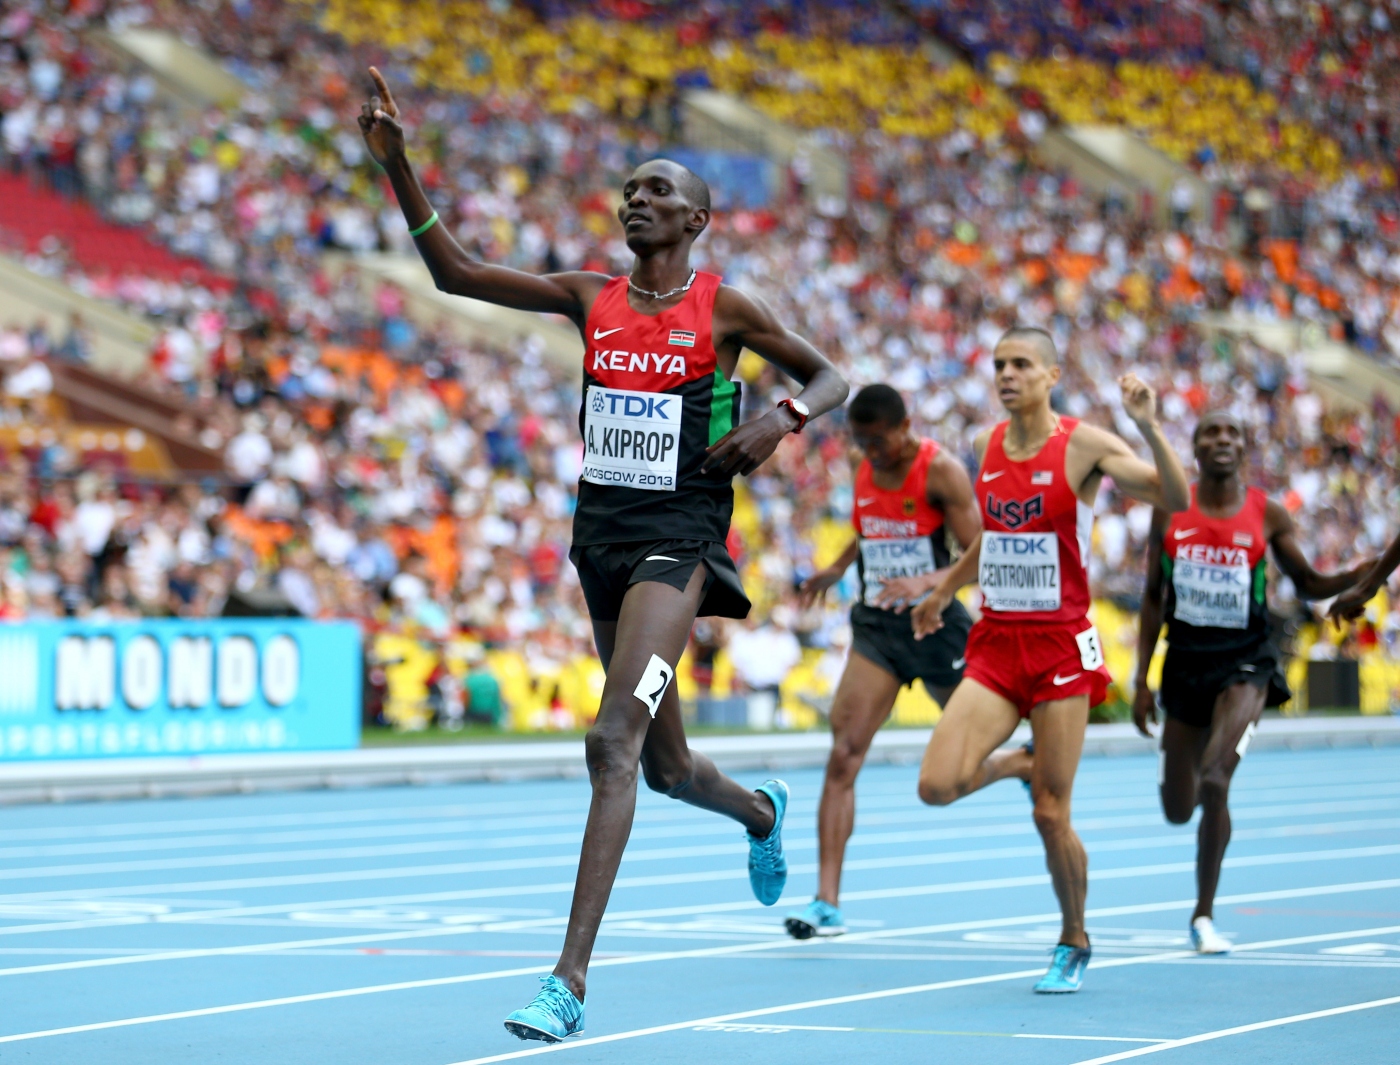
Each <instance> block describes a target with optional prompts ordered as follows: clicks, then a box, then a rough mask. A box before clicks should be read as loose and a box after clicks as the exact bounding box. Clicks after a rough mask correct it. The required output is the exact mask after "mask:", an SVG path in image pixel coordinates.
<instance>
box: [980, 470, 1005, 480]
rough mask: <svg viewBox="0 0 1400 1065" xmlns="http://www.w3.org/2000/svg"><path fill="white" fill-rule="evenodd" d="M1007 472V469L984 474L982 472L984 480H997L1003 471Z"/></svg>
mask: <svg viewBox="0 0 1400 1065" xmlns="http://www.w3.org/2000/svg"><path fill="white" fill-rule="evenodd" d="M1005 472H1006V471H1005V470H997V472H996V473H984V474H982V480H984V481H995V480H996V479H997V478H998V477H1000V476H1001V475H1002V474H1003V473H1005Z"/></svg>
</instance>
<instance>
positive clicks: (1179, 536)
mask: <svg viewBox="0 0 1400 1065" xmlns="http://www.w3.org/2000/svg"><path fill="white" fill-rule="evenodd" d="M1200 531H1201V529H1200V526H1197V527H1196V528H1194V529H1177V530H1176V532H1174V533H1172V537H1173V539H1176V540H1185V539H1186V538H1187V537H1188V536H1195V535H1196V534H1197V533H1198V532H1200Z"/></svg>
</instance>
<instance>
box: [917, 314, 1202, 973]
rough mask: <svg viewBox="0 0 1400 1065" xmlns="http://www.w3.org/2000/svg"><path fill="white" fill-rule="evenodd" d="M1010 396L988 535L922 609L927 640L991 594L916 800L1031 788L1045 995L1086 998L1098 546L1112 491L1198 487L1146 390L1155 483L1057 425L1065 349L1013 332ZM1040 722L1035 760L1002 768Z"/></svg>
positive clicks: (1128, 393) (1003, 389) (1002, 390)
mask: <svg viewBox="0 0 1400 1065" xmlns="http://www.w3.org/2000/svg"><path fill="white" fill-rule="evenodd" d="M992 361H993V364H994V365H995V367H996V385H997V393H998V395H999V397H1000V399H1001V402H1002V406H1004V407H1005V408H1006V410H1007V412H1008V413H1009V414H1010V415H1011V417H1010V419H1009V420H1008V421H1004V422H1002V423H1001V424H999V425H997V426H996V427H995V428H993V429H991V430H990V431H988V432H984V433H982V434H981V435H980V436H979V437H978V438H977V442H976V449H977V453H978V457H979V458H980V460H981V469H980V471H979V472H978V475H977V478H976V480H975V481H974V482H973V487H974V489H975V490H976V492H977V502H978V505H979V506H980V507H981V510H982V530H983V531H982V535H981V536H980V537H979V538H978V541H977V543H975V544H973V546H972V547H970V548H969V549H968V551H967V553H966V554H964V555H963V557H962V558H961V559H959V560H958V562H957V563H956V564H955V565H954V566H953V567H952V569H950V570H949V571H948V574H947V576H946V578H945V579H944V580H943V582H942V583H941V584H940V585H939V586H938V587H937V588H936V589H934V591H933V592H932V593H931V594H930V595H929V597H928V598H927V599H925V600H924V601H923V602H922V603H920V604H919V605H918V606H916V607H915V608H914V628H915V631H916V632H919V633H921V634H927V633H931V632H934V631H936V630H937V629H938V627H939V625H940V624H941V621H942V614H943V611H944V610H945V609H946V608H947V606H948V604H949V603H950V602H951V601H952V599H953V595H954V593H956V592H957V590H958V589H959V588H961V587H962V586H963V585H964V584H970V583H971V582H972V581H974V580H975V581H977V582H978V584H980V585H981V587H982V597H983V607H982V619H981V620H980V621H978V622H977V624H976V625H974V626H973V627H972V634H971V635H970V636H969V637H968V641H967V668H966V670H965V672H964V674H963V679H962V683H961V684H959V685H958V687H957V690H956V691H954V692H953V695H952V698H951V699H949V700H948V706H947V709H946V710H945V712H944V714H943V718H942V720H941V721H939V723H938V727H937V728H936V729H935V730H934V733H933V738H932V739H931V740H929V745H928V750H927V751H925V752H924V761H923V765H922V766H921V767H920V769H919V797H920V798H921V799H923V801H924V802H927V803H931V804H934V805H938V806H943V805H946V804H947V803H950V802H953V801H954V800H956V799H958V798H960V797H962V796H963V795H966V794H968V793H969V792H972V791H976V790H977V789H978V788H982V787H985V786H986V785H987V784H990V783H991V782H992V781H994V780H1001V779H1003V778H1005V777H1013V776H1014V777H1020V778H1021V779H1023V780H1026V779H1029V781H1030V786H1031V797H1032V799H1033V800H1034V802H1035V825H1036V828H1037V829H1038V830H1039V831H1040V836H1041V839H1042V840H1043V841H1044V843H1045V858H1046V864H1047V865H1048V866H1049V869H1050V878H1051V880H1052V882H1053V883H1054V885H1055V894H1056V896H1057V897H1058V899H1059V902H1060V913H1061V915H1062V926H1061V929H1060V943H1059V945H1058V946H1057V947H1056V948H1055V955H1054V959H1053V960H1052V961H1051V963H1050V969H1049V971H1048V972H1047V973H1046V974H1045V976H1044V977H1043V978H1042V979H1041V980H1040V982H1039V983H1037V984H1036V985H1035V990H1036V991H1038V992H1042V993H1063V992H1069V991H1077V990H1079V986H1080V982H1081V981H1082V980H1083V977H1084V970H1085V968H1086V967H1087V966H1088V964H1089V937H1088V936H1087V935H1086V934H1085V932H1084V899H1085V894H1086V892H1087V889H1088V874H1089V870H1088V859H1087V857H1086V856H1085V853H1084V845H1083V844H1082V843H1080V842H1079V837H1078V836H1077V835H1076V834H1075V832H1074V829H1073V828H1072V827H1071V825H1070V796H1071V793H1072V792H1073V789H1074V774H1075V770H1076V769H1077V768H1078V765H1079V753H1080V751H1081V750H1082V749H1083V746H1084V727H1085V725H1086V724H1088V720H1089V707H1090V706H1091V705H1093V704H1095V703H1099V702H1102V701H1103V697H1104V692H1105V690H1106V689H1107V687H1108V683H1109V676H1108V672H1107V670H1105V669H1104V665H1103V649H1102V647H1101V646H1100V644H1099V634H1098V632H1097V631H1096V630H1095V629H1094V626H1093V625H1092V624H1091V623H1090V621H1089V617H1088V612H1089V573H1088V561H1089V559H1088V555H1089V536H1090V533H1091V531H1092V525H1093V510H1092V506H1093V502H1094V497H1095V496H1096V495H1097V494H1098V490H1099V483H1100V482H1101V481H1102V480H1103V479H1104V477H1111V478H1112V479H1113V483H1114V485H1115V487H1116V488H1117V489H1118V491H1120V492H1122V493H1124V494H1125V495H1128V496H1130V497H1132V498H1133V499H1137V500H1140V501H1142V502H1144V503H1150V504H1152V505H1154V506H1159V507H1162V508H1163V509H1164V510H1168V511H1177V510H1182V509H1184V508H1185V507H1186V506H1187V505H1188V504H1189V502H1190V494H1189V492H1188V491H1187V487H1186V475H1185V473H1183V472H1182V469H1181V463H1180V462H1178V461H1177V458H1176V456H1175V455H1174V454H1172V451H1171V448H1170V447H1168V446H1167V442H1166V439H1165V438H1164V437H1163V436H1162V431H1161V429H1160V428H1159V427H1158V425H1157V421H1156V396H1154V395H1153V393H1152V390H1151V389H1150V388H1148V386H1147V385H1146V384H1145V383H1143V382H1142V381H1141V380H1139V379H1138V378H1137V377H1136V376H1135V375H1133V374H1127V375H1126V376H1124V377H1123V378H1122V379H1121V380H1120V381H1119V384H1120V385H1121V387H1122V390H1123V408H1124V411H1125V412H1126V413H1127V414H1128V416H1129V417H1130V418H1132V420H1133V422H1134V424H1135V425H1136V426H1137V428H1138V430H1139V431H1140V432H1141V433H1142V436H1143V439H1144V440H1145V441H1146V442H1147V445H1148V446H1149V447H1150V448H1151V449H1152V457H1153V459H1154V460H1155V462H1156V467H1155V468H1154V467H1153V466H1150V465H1148V464H1147V463H1146V462H1143V461H1142V460H1141V459H1140V458H1138V457H1137V456H1136V455H1134V454H1133V453H1132V451H1131V449H1129V447H1128V445H1127V444H1126V443H1124V442H1123V441H1122V440H1121V439H1119V438H1118V437H1116V436H1114V435H1113V434H1111V433H1107V432H1104V431H1103V430H1102V429H1096V428H1094V427H1093V426H1090V425H1081V424H1080V423H1079V422H1077V421H1076V420H1075V419H1073V418H1062V417H1060V416H1059V415H1057V414H1055V412H1054V411H1053V410H1051V409H1050V390H1051V388H1053V387H1054V385H1055V382H1056V381H1058V380H1059V377H1060V367H1059V363H1058V357H1057V354H1056V351H1055V343H1054V340H1053V339H1051V337H1050V334H1049V333H1046V332H1045V331H1044V330H1041V329H1033V328H1024V327H1021V328H1015V329H1011V330H1009V331H1008V332H1007V333H1006V335H1005V336H1003V337H1002V338H1001V340H1000V341H999V342H998V344H997V347H996V350H995V352H994V353H993V356H992ZM1022 718H1029V719H1030V723H1031V736H1032V738H1033V740H1034V743H1035V754H1034V756H1033V757H1032V755H1031V754H1030V752H1029V750H1026V749H1021V750H1017V751H1012V752H998V753H994V752H996V751H997V748H998V747H1000V746H1001V744H1002V743H1004V742H1005V741H1006V740H1007V739H1008V738H1009V737H1010V736H1011V733H1012V732H1013V731H1014V730H1015V728H1016V725H1017V723H1018V722H1019V721H1020V720H1021V719H1022Z"/></svg>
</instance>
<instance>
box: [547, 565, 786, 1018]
mask: <svg viewBox="0 0 1400 1065" xmlns="http://www.w3.org/2000/svg"><path fill="white" fill-rule="evenodd" d="M704 577H705V572H704V566H703V565H701V566H697V567H696V571H695V573H694V574H693V575H692V576H691V579H690V583H689V584H688V585H687V586H686V588H685V590H684V591H678V590H677V589H675V588H672V587H671V586H670V585H668V584H662V583H660V582H658V581H644V582H642V583H640V584H634V585H632V587H631V588H629V589H628V590H627V594H626V596H625V597H624V598H623V600H622V610H621V612H620V614H619V617H618V620H617V621H616V622H599V623H595V625H594V635H595V637H596V639H597V644H598V653H599V655H600V656H601V658H602V660H603V662H604V664H605V666H606V667H607V670H608V677H607V681H606V682H605V683H604V685H603V698H602V704H601V706H600V708H599V710H598V720H597V722H596V723H595V724H594V726H593V728H592V729H590V730H589V732H588V737H587V739H586V740H585V754H586V757H587V760H588V775H589V779H590V781H591V782H592V785H593V799H592V802H591V803H590V804H589V808H588V823H587V826H586V827H585V829H584V833H583V848H582V851H581V853H580V855H579V865H578V878H577V880H576V881H575V885H574V899H573V905H572V907H571V908H570V910H569V925H568V929H567V931H566V932H565V934H564V949H563V951H562V952H561V953H560V955H559V963H558V964H557V965H556V966H555V967H554V975H555V976H558V977H559V978H560V979H562V980H564V981H565V982H566V983H568V985H569V989H570V990H571V991H573V993H574V994H575V995H576V996H577V997H578V999H579V1001H583V997H584V993H585V991H586V977H587V973H588V960H589V958H590V957H591V956H592V954H593V944H594V941H595V940H596V939H597V937H598V926H599V924H600V923H601V922H602V919H603V913H604V911H605V910H606V909H607V905H608V897H609V895H610V894H611V893H612V886H613V881H615V880H616V879H617V870H618V866H619V865H620V864H621V862H622V852H623V851H624V850H625V849H626V847H627V838H628V836H629V835H630V834H631V832H632V817H633V814H634V812H635V810H636V804H637V766H638V763H639V761H640V760H641V759H642V757H643V753H644V750H645V749H646V748H647V747H650V749H651V755H650V760H651V761H652V762H653V769H652V770H651V771H650V772H649V779H651V773H655V774H657V777H656V779H658V781H663V780H664V781H666V782H667V784H668V787H667V789H666V790H667V791H668V792H670V791H672V790H675V789H677V788H679V789H680V790H679V792H678V793H677V797H678V798H682V799H685V800H686V801H687V802H691V803H694V804H695V805H697V806H703V807H705V808H706V809H710V810H716V811H718V812H720V813H724V814H726V815H728V816H730V817H732V818H734V819H735V820H736V821H738V822H739V823H740V824H742V825H743V826H744V827H745V828H746V829H748V830H749V831H750V832H752V833H753V834H754V835H757V836H763V835H767V833H768V832H769V831H770V830H771V829H772V827H773V807H772V804H771V803H770V802H769V800H768V798H767V797H766V796H763V795H760V794H758V793H756V792H752V791H747V790H745V789H744V788H742V787H740V786H739V785H738V784H736V783H735V782H734V781H732V780H730V779H729V778H728V777H725V776H723V775H721V774H720V773H719V771H718V770H716V769H715V768H714V764H713V763H712V762H710V760H709V759H708V758H705V757H704V756H702V755H697V754H696V753H695V752H693V751H688V750H687V748H686V746H685V731H684V729H683V728H682V727H681V713H680V701H679V698H678V697H677V696H676V693H675V685H674V684H672V685H671V687H670V688H669V689H668V691H667V693H666V696H665V697H664V698H663V699H662V701H661V705H660V707H659V708H658V709H657V714H656V720H655V721H653V720H652V719H651V715H650V713H649V711H648V709H647V707H646V705H645V704H644V703H643V702H642V701H641V699H639V698H638V697H637V696H636V695H634V694H633V692H634V690H635V689H636V687H637V684H638V682H639V681H640V680H641V678H642V674H643V673H644V672H645V670H646V668H647V664H648V663H649V662H650V661H651V656H652V655H653V654H655V655H659V656H660V657H661V658H662V659H664V660H665V661H666V662H667V663H668V664H669V665H670V666H671V668H672V669H674V668H675V666H676V663H677V662H678V661H680V657H681V653H682V652H683V651H684V650H685V644H686V640H687V639H688V638H689V636H690V627H691V625H692V624H693V623H694V621H695V612H696V610H697V609H699V606H700V600H701V596H702V594H703V592H704V587H705V582H704ZM658 725H660V726H661V727H660V728H658V727H657V726H658ZM652 733H656V734H657V736H656V738H655V739H653V738H652ZM661 762H664V767H660V763H661ZM687 765H688V766H690V767H691V773H690V777H689V780H688V781H686V780H684V779H683V777H682V770H683V769H684V767H686V766H687Z"/></svg>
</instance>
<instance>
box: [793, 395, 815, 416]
mask: <svg viewBox="0 0 1400 1065" xmlns="http://www.w3.org/2000/svg"><path fill="white" fill-rule="evenodd" d="M792 409H793V410H795V411H797V413H798V414H800V415H802V417H804V418H810V417H811V416H812V412H811V410H809V409H808V407H807V404H805V403H803V402H802V401H801V400H800V399H794V400H793V401H792Z"/></svg>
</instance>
